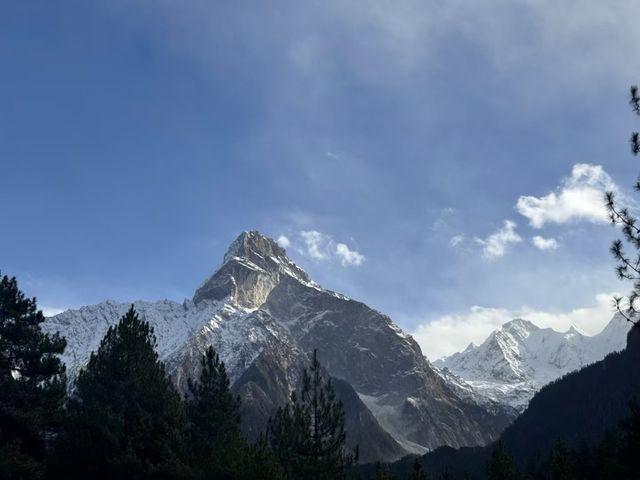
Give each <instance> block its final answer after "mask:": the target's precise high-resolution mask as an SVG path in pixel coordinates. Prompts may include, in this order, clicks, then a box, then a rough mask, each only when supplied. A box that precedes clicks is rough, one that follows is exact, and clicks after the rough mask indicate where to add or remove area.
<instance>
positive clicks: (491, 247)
mask: <svg viewBox="0 0 640 480" xmlns="http://www.w3.org/2000/svg"><path fill="white" fill-rule="evenodd" d="M521 241H522V237H521V236H520V235H518V233H517V232H516V224H515V223H514V222H512V221H511V220H505V222H504V225H503V226H502V228H500V229H498V230H497V231H495V232H494V233H492V234H491V235H489V236H488V237H487V238H485V239H482V238H476V242H477V243H479V244H480V245H482V255H483V256H484V258H486V259H488V260H493V259H495V258H499V257H503V256H504V255H505V254H506V253H507V249H508V248H509V246H510V245H512V244H515V243H520V242H521Z"/></svg>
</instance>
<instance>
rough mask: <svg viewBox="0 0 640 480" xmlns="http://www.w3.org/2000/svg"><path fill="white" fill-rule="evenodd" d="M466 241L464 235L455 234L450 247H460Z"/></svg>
mask: <svg viewBox="0 0 640 480" xmlns="http://www.w3.org/2000/svg"><path fill="white" fill-rule="evenodd" d="M462 242H464V235H455V236H453V237H451V240H449V247H451V248H458V247H459V246H460V245H462Z"/></svg>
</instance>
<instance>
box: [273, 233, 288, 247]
mask: <svg viewBox="0 0 640 480" xmlns="http://www.w3.org/2000/svg"><path fill="white" fill-rule="evenodd" d="M276 243H277V244H278V245H280V246H281V247H282V248H289V246H290V245H291V240H289V239H288V238H287V237H286V236H284V235H280V236H279V237H278V239H277V240H276Z"/></svg>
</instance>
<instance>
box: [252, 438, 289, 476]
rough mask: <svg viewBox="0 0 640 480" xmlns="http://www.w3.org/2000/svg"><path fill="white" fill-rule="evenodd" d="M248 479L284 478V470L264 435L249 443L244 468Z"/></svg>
mask: <svg viewBox="0 0 640 480" xmlns="http://www.w3.org/2000/svg"><path fill="white" fill-rule="evenodd" d="M242 475H243V478H244V479H246V480H255V479H258V478H259V479H261V480H283V479H284V472H283V470H282V467H281V466H280V463H279V462H278V460H277V459H276V457H275V455H274V454H273V451H272V450H271V448H270V447H269V444H268V442H267V441H266V439H265V438H264V436H262V435H260V437H259V438H258V440H257V441H256V442H255V443H254V444H251V445H248V450H247V454H246V456H245V463H244V468H243V474H242Z"/></svg>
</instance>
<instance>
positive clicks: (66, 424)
mask: <svg viewBox="0 0 640 480" xmlns="http://www.w3.org/2000/svg"><path fill="white" fill-rule="evenodd" d="M44 320H45V318H44V315H43V314H42V312H41V311H39V310H38V309H37V306H36V301H35V299H30V298H25V296H24V294H23V293H22V292H21V291H20V290H19V289H18V284H17V281H16V279H15V278H9V277H8V276H3V277H1V278H0V477H2V478H3V479H6V480H10V479H16V480H17V479H30V480H32V479H57V478H65V479H71V480H75V479H89V478H90V479H97V480H100V479H114V478H120V479H185V480H186V479H189V480H191V479H193V480H199V479H230V480H236V479H237V480H244V479H265V480H272V479H273V480H279V479H282V480H288V479H310V480H311V479H312V480H329V479H340V478H347V476H348V474H349V467H350V466H351V465H352V463H353V462H354V461H355V460H356V453H355V452H352V451H350V450H348V449H347V448H346V447H345V440H346V432H345V429H344V411H343V408H342V404H341V402H340V401H338V400H337V399H336V396H335V393H334V390H333V387H332V385H331V382H330V381H328V380H325V378H324V377H323V375H322V368H321V366H320V364H319V362H318V360H317V358H316V355H315V352H314V355H313V359H312V361H311V363H310V366H309V368H307V369H304V371H303V374H302V378H303V381H302V386H301V388H300V390H299V391H298V392H295V391H294V392H293V394H292V396H291V400H290V402H289V403H288V404H286V405H285V406H283V407H281V408H280V409H279V410H278V411H277V412H276V413H275V415H274V416H273V417H272V418H271V419H270V421H269V423H268V426H267V430H266V432H265V433H264V434H263V435H261V436H260V438H258V440H257V441H256V442H253V443H250V442H248V441H247V440H246V439H244V438H243V437H242V435H241V434H240V414H239V408H240V399H239V398H238V397H235V396H233V395H232V393H231V391H230V385H229V379H228V376H227V373H226V370H225V366H224V363H223V362H222V361H221V360H220V358H219V356H218V354H217V353H216V352H215V351H214V350H213V348H211V347H210V348H209V349H208V350H207V351H206V352H205V354H204V355H203V356H202V359H201V365H200V367H201V369H200V373H199V377H198V378H197V379H189V380H188V386H187V392H186V393H185V395H181V394H180V393H179V392H178V391H177V390H176V388H175V387H174V385H173V383H172V382H171V380H170V378H169V376H168V375H167V372H166V370H165V365H164V364H163V362H162V361H161V360H160V358H159V356H158V353H157V352H156V350H155V347H156V339H155V336H154V334H153V329H152V327H151V326H150V325H149V324H148V323H147V322H146V321H144V320H143V319H140V318H139V317H138V314H137V313H136V311H135V310H134V308H133V306H132V307H131V308H130V309H129V311H128V312H127V313H126V314H125V315H124V316H123V317H122V318H121V319H120V321H119V322H118V323H117V324H116V325H114V326H112V327H110V328H109V330H108V331H107V333H106V335H105V336H104V338H103V339H102V341H101V343H100V346H99V347H98V349H97V350H96V351H95V352H93V353H92V354H91V357H90V358H89V361H88V363H87V365H86V366H85V367H84V368H83V369H82V370H81V371H80V372H79V374H78V376H77V379H76V380H75V383H74V384H73V385H72V387H73V388H70V389H68V388H67V386H68V385H67V378H66V374H65V367H64V365H63V364H62V362H61V360H60V355H61V354H62V353H63V352H64V349H65V346H66V342H65V339H64V338H61V337H60V336H59V335H58V334H54V335H51V334H47V333H45V332H43V331H42V329H41V325H42V323H43V322H44Z"/></svg>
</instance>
